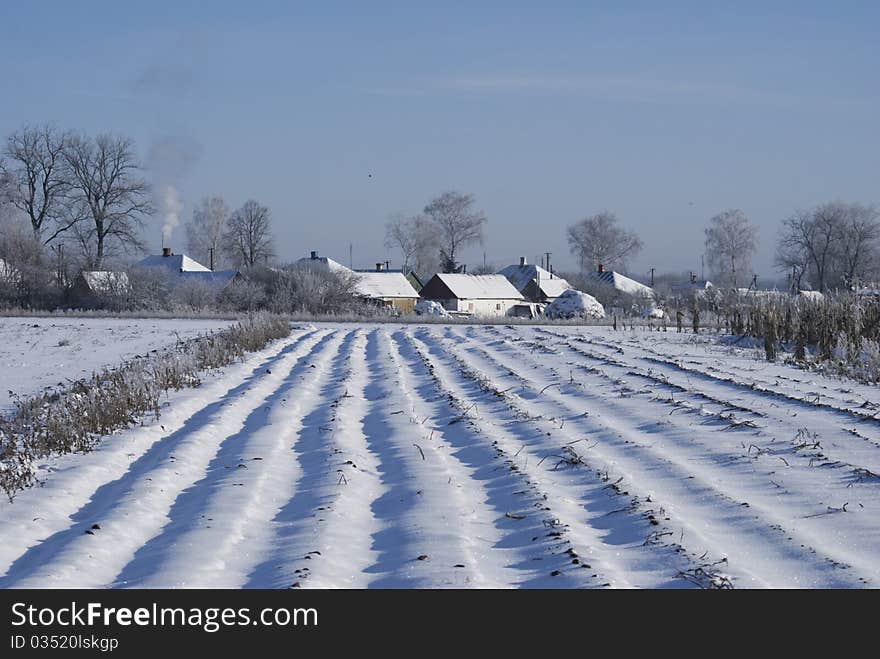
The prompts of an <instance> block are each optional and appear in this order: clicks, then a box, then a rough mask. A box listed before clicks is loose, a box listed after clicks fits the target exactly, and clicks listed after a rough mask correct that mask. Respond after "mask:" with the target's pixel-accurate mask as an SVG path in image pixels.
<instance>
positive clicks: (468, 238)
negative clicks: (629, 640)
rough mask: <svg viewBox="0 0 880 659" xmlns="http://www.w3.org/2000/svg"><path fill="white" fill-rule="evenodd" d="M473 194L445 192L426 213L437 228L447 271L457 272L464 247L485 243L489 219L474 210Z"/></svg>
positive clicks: (443, 263) (481, 212) (433, 202)
mask: <svg viewBox="0 0 880 659" xmlns="http://www.w3.org/2000/svg"><path fill="white" fill-rule="evenodd" d="M475 201H476V200H475V198H474V195H472V194H462V193H460V192H444V193H443V194H441V195H440V196H439V197H437V198H436V199H433V200H432V201H431V202H430V203H429V204H428V205H427V206H425V210H424V213H425V215H427V216H428V217H429V218H431V221H432V222H433V223H434V225H435V226H436V228H437V232H438V234H439V240H440V253H441V261H442V265H441V267H442V268H443V270H444V271H445V272H454V271H456V270H457V269H458V261H457V259H458V256H459V253H460V250H461V249H462V248H463V247H467V246H468V245H472V244H474V243H480V244H482V242H483V238H484V230H485V226H486V223H487V222H488V221H489V219H488V218H487V217H486V214H485V213H484V212H483V211H480V210H475V209H474V203H475Z"/></svg>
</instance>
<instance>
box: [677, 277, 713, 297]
mask: <svg viewBox="0 0 880 659" xmlns="http://www.w3.org/2000/svg"><path fill="white" fill-rule="evenodd" d="M712 288H715V286H714V285H713V284H712V282H711V281H709V280H708V279H700V278H698V277H697V273H696V272H692V273H691V275H690V278H689V279H688V280H687V281H685V282H682V283H680V284H674V285H673V286H672V294H673V295H678V296H681V297H690V296H691V295H695V296H697V297H700V296H701V295H703V294H705V292H706V291H708V290H710V289H712Z"/></svg>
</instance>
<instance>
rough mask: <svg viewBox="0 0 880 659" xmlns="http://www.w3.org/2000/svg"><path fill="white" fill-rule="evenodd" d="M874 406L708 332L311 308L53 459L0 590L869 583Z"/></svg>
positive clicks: (873, 393)
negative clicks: (417, 321) (192, 385)
mask: <svg viewBox="0 0 880 659" xmlns="http://www.w3.org/2000/svg"><path fill="white" fill-rule="evenodd" d="M38 322H41V321H38ZM878 403H880V396H878V392H877V389H876V388H874V387H866V386H861V385H858V384H855V383H852V382H849V381H843V380H834V379H830V378H825V377H821V376H814V375H812V374H809V373H805V372H803V371H799V370H796V369H793V368H789V367H786V366H784V365H769V364H767V363H766V362H761V361H758V360H757V359H755V351H754V350H753V349H740V348H736V347H727V346H725V345H721V344H719V343H718V342H717V340H716V339H715V337H693V336H691V335H689V334H687V335H678V334H673V333H656V332H643V331H638V332H629V331H625V332H614V331H613V330H611V329H608V328H586V329H585V328H573V327H543V328H542V327H526V326H519V327H504V326H441V325H431V326H424V327H422V326H416V325H408V326H395V325H380V326H371V325H344V324H340V325H325V324H321V325H315V326H304V327H301V328H298V329H297V330H295V331H294V333H293V335H292V336H291V337H290V338H289V339H286V340H284V341H282V342H279V343H277V344H274V345H273V346H270V347H269V348H267V349H265V350H263V351H262V352H260V353H257V354H255V355H253V356H252V357H251V358H250V359H249V360H248V361H247V362H246V363H244V364H238V365H235V366H233V367H230V368H228V369H226V371H225V372H224V374H223V376H222V377H215V378H209V379H208V380H207V381H206V382H205V384H204V385H203V386H201V387H199V388H197V389H195V390H190V391H185V392H179V393H177V394H175V395H174V396H172V399H171V401H170V403H169V406H168V407H167V409H166V410H165V412H164V414H163V416H162V418H161V419H160V421H159V422H156V423H150V424H148V425H146V426H144V427H137V428H132V429H129V430H127V431H125V432H122V433H119V434H117V435H115V436H113V437H111V438H109V439H107V441H106V442H105V443H104V444H103V446H102V447H101V448H100V449H99V450H97V451H95V452H94V453H91V454H88V455H71V456H65V457H63V458H58V459H53V460H50V461H47V462H46V464H45V465H44V466H43V469H42V472H41V473H42V475H43V476H44V477H45V485H44V486H43V487H39V488H34V489H31V490H28V491H25V492H23V493H21V494H19V495H18V497H17V498H16V500H15V502H14V503H12V504H9V503H8V502H3V503H2V505H0V538H2V539H3V542H2V543H0V574H2V577H0V586H3V587H17V586H21V587H25V586H32V587H61V586H63V587H271V588H275V587H280V588H284V587H290V586H298V587H509V586H531V587H566V588H571V587H695V586H704V587H706V586H709V585H716V586H725V585H733V586H735V587H781V586H786V587H865V586H870V587H878V586H880V478H878V476H877V474H880V421H878V419H877V416H878V412H880V405H878Z"/></svg>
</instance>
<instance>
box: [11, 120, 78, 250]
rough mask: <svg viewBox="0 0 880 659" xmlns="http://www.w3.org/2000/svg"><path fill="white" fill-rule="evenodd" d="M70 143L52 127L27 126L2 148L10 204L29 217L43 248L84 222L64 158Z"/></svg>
mask: <svg viewBox="0 0 880 659" xmlns="http://www.w3.org/2000/svg"><path fill="white" fill-rule="evenodd" d="M70 139H71V138H70V135H69V134H68V133H64V132H59V131H58V130H56V129H54V128H53V127H52V126H49V125H44V126H25V127H24V128H21V129H20V130H17V131H15V132H14V133H13V134H12V135H10V136H9V138H8V139H7V141H6V145H5V147H4V148H3V153H2V160H0V177H3V178H4V180H5V183H6V186H7V190H6V194H7V196H8V201H9V202H10V203H11V204H12V205H13V206H14V207H15V208H16V209H18V210H19V211H20V212H22V213H23V214H24V215H25V216H26V217H27V219H28V221H29V222H30V225H31V230H32V231H33V234H34V239H35V240H36V241H37V242H38V243H40V244H43V245H48V244H49V243H51V242H52V241H54V240H55V239H56V238H58V237H59V236H60V235H61V234H63V233H64V232H65V231H67V230H68V229H70V228H71V227H72V226H73V225H74V224H75V223H76V222H77V221H79V219H81V216H80V215H79V214H78V213H77V212H76V208H77V206H76V205H75V204H73V203H72V202H71V199H70V194H71V190H72V188H73V185H72V176H71V171H70V168H69V167H68V166H67V161H66V160H65V157H64V151H65V149H66V148H67V146H68V142H69V141H70Z"/></svg>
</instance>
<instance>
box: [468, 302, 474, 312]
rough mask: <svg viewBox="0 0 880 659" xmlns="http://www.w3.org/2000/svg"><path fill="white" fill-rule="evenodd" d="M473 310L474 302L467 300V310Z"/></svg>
mask: <svg viewBox="0 0 880 659" xmlns="http://www.w3.org/2000/svg"><path fill="white" fill-rule="evenodd" d="M473 310H474V303H473V302H468V311H473Z"/></svg>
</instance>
